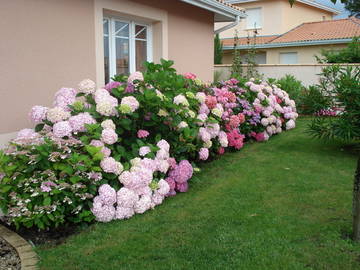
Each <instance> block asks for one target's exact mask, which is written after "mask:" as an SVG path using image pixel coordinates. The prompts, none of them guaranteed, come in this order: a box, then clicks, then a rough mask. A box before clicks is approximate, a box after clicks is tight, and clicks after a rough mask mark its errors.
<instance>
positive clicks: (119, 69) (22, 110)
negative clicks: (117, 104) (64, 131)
mask: <svg viewBox="0 0 360 270" xmlns="http://www.w3.org/2000/svg"><path fill="white" fill-rule="evenodd" d="M239 17H244V14H243V12H242V11H240V9H238V8H236V7H233V6H232V5H230V4H226V3H225V2H224V1H222V0H157V1H148V0H132V1H130V0H76V1H74V0H26V1H24V0H7V1H1V8H0V18H1V22H0V34H1V42H0V82H1V86H0V102H1V106H0V123H1V125H0V134H4V133H10V132H15V131H17V130H19V129H20V128H24V127H28V126H30V123H29V122H28V121H27V114H28V112H29V110H30V108H31V107H32V106H33V105H36V104H47V105H49V106H51V101H52V100H53V95H54V93H55V92H56V91H57V90H58V89H59V88H60V87H76V85H77V84H78V82H79V81H81V80H82V79H85V78H90V79H92V80H94V81H96V82H97V85H98V86H99V87H102V86H103V85H104V83H105V82H106V81H108V80H109V78H110V77H112V76H113V75H115V74H117V73H129V72H133V71H136V70H142V69H143V61H145V60H148V61H154V62H159V60H160V58H165V59H172V60H174V61H175V67H176V68H177V69H178V71H179V72H180V73H185V72H193V73H196V74H197V75H198V76H199V78H200V79H202V80H204V81H210V80H212V78H213V53H214V50H213V46H214V45H213V38H214V23H217V22H226V23H231V22H233V21H235V20H236V19H238V18H239ZM3 138H4V137H3Z"/></svg>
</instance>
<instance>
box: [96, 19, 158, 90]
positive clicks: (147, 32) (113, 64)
mask: <svg viewBox="0 0 360 270" xmlns="http://www.w3.org/2000/svg"><path fill="white" fill-rule="evenodd" d="M103 27H104V28H103V33H104V69H105V83H107V82H109V81H110V78H111V77H113V76H114V75H116V74H129V73H132V72H135V71H143V70H144V62H145V61H152V53H151V47H152V46H151V27H150V26H149V25H146V24H140V23H136V22H133V21H124V20H118V19H115V18H104V20H103Z"/></svg>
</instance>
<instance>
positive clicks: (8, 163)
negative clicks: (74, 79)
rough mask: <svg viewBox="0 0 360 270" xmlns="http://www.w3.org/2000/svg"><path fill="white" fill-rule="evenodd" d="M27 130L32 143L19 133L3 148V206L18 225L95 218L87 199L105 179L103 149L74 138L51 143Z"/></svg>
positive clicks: (0, 160) (42, 225)
mask: <svg viewBox="0 0 360 270" xmlns="http://www.w3.org/2000/svg"><path fill="white" fill-rule="evenodd" d="M24 132H26V130H25V131H23V132H22V133H24ZM28 132H30V133H31V134H32V135H31V136H33V138H31V140H32V144H28V142H26V140H28V138H24V137H22V135H21V134H20V136H19V137H18V139H17V140H15V141H14V142H13V143H11V145H10V147H9V148H8V149H7V150H6V151H5V152H0V170H1V171H2V172H3V173H4V175H3V178H2V180H1V185H0V187H1V191H2V195H1V201H0V206H1V208H2V209H3V210H5V211H7V213H8V216H9V217H10V218H11V220H12V222H13V223H14V224H15V225H16V226H17V227H19V226H21V225H22V226H25V227H32V226H33V225H35V226H37V227H38V228H40V229H44V228H45V227H49V226H50V225H52V226H58V225H59V224H61V223H64V222H65V221H69V222H74V223H78V222H82V221H85V222H90V221H92V220H93V219H94V217H93V215H92V213H91V212H90V206H91V201H90V200H89V199H92V198H93V197H94V196H95V195H96V193H97V188H98V186H100V185H101V184H104V183H106V182H107V181H105V180H103V179H101V177H100V176H101V173H99V172H101V168H100V167H99V162H100V160H101V159H102V157H103V155H102V154H101V153H100V149H98V148H96V147H93V146H85V145H84V144H83V143H81V141H79V140H76V139H73V138H71V139H60V138H57V139H56V141H53V140H51V139H50V138H48V137H47V136H44V137H40V136H39V135H37V134H35V133H34V132H32V131H31V130H28ZM27 137H28V135H27ZM20 172H21V173H20ZM88 172H91V173H88Z"/></svg>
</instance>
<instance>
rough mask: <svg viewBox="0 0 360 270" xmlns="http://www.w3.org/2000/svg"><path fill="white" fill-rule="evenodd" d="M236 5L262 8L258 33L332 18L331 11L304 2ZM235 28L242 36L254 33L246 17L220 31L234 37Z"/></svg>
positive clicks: (279, 0) (223, 35)
mask: <svg viewBox="0 0 360 270" xmlns="http://www.w3.org/2000/svg"><path fill="white" fill-rule="evenodd" d="M236 5H237V6H238V7H241V8H244V9H249V8H258V7H261V8H262V28H261V29H258V31H257V32H258V35H280V34H283V33H285V32H287V31H289V30H291V29H292V28H294V27H296V26H298V25H300V24H302V23H304V22H313V21H322V20H323V16H325V18H326V20H331V19H332V13H331V12H328V11H325V10H322V9H318V8H316V7H312V6H309V5H306V4H303V3H295V4H294V5H293V7H291V6H290V5H289V1H288V0H263V1H257V2H249V3H242V4H236ZM226 24H228V23H216V24H215V29H218V28H220V27H222V26H224V25H226ZM235 29H237V30H238V31H239V36H240V37H244V36H247V35H248V31H249V35H250V36H252V35H253V33H252V30H246V19H244V20H242V21H241V22H240V23H239V25H238V26H237V27H234V28H231V29H229V30H226V31H224V32H222V33H220V37H221V38H231V37H234V33H235Z"/></svg>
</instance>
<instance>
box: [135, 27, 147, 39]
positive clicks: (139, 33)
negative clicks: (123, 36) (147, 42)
mask: <svg viewBox="0 0 360 270" xmlns="http://www.w3.org/2000/svg"><path fill="white" fill-rule="evenodd" d="M135 38H141V39H146V26H142V25H135Z"/></svg>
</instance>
